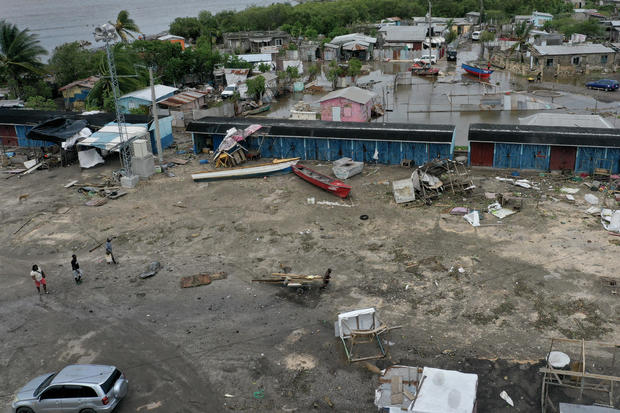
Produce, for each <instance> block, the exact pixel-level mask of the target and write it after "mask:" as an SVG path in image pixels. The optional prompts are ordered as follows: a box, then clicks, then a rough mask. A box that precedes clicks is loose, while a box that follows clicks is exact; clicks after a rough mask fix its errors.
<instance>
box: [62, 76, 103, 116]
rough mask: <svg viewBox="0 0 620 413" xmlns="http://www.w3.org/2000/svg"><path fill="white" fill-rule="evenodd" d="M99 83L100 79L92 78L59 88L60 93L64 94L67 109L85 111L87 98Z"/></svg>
mask: <svg viewBox="0 0 620 413" xmlns="http://www.w3.org/2000/svg"><path fill="white" fill-rule="evenodd" d="M98 81H99V77H97V76H90V77H87V78H86V79H80V80H76V81H75V82H71V83H69V84H68V85H64V86H63V87H61V88H59V89H58V91H59V92H60V93H62V97H63V100H64V102H65V109H67V110H76V111H78V110H84V109H85V108H86V98H87V97H88V94H89V93H90V91H91V90H92V89H93V87H94V86H95V84H96V83H97V82H98Z"/></svg>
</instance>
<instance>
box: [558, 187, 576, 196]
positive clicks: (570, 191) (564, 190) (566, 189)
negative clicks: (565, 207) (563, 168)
mask: <svg viewBox="0 0 620 413" xmlns="http://www.w3.org/2000/svg"><path fill="white" fill-rule="evenodd" d="M560 192H562V193H563V194H571V195H575V194H576V193H577V192H579V188H569V187H566V186H563V187H562V188H560Z"/></svg>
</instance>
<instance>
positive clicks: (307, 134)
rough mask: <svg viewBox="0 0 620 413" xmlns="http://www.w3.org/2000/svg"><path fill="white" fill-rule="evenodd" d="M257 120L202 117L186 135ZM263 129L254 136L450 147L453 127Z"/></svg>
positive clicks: (305, 124)
mask: <svg viewBox="0 0 620 413" xmlns="http://www.w3.org/2000/svg"><path fill="white" fill-rule="evenodd" d="M255 122H256V119H246V118H218V117H205V118H202V119H200V120H197V121H193V122H190V124H189V125H188V126H187V131H188V132H195V133H204V134H207V135H214V134H215V135H225V134H226V131H227V130H228V129H230V128H231V127H236V128H237V129H243V128H246V127H247V126H249V125H251V124H252V123H255ZM261 125H262V126H263V128H262V129H261V130H260V131H259V132H258V133H257V135H259V136H260V135H265V136H282V137H299V138H324V139H327V138H330V139H355V140H384V141H404V142H435V143H444V144H450V143H451V142H452V135H453V133H454V126H452V125H418V124H411V123H389V124H384V123H364V122H329V121H321V120H295V119H272V118H265V119H261Z"/></svg>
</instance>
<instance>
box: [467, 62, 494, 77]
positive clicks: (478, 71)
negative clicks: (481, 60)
mask: <svg viewBox="0 0 620 413" xmlns="http://www.w3.org/2000/svg"><path fill="white" fill-rule="evenodd" d="M461 67H462V68H463V70H465V71H466V72H467V73H469V74H470V75H473V76H476V77H479V78H485V79H486V78H488V77H489V76H491V73H493V70H491V69H489V68H487V69H483V68H481V67H479V66H474V65H471V64H467V63H463V64H461Z"/></svg>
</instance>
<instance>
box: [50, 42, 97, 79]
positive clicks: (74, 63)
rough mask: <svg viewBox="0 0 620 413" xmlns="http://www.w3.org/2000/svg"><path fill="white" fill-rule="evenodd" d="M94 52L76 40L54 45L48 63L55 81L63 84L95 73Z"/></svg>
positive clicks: (95, 61)
mask: <svg viewBox="0 0 620 413" xmlns="http://www.w3.org/2000/svg"><path fill="white" fill-rule="evenodd" d="M97 61H98V59H97V57H96V56H95V53H93V52H91V51H90V50H88V49H85V48H84V47H82V46H81V45H80V44H79V43H78V42H72V43H65V44H62V45H60V46H58V47H56V48H55V49H54V51H53V53H52V57H51V58H50V61H49V64H48V70H49V72H50V73H51V74H53V75H54V78H55V79H56V83H57V84H58V85H60V86H64V85H66V84H68V83H71V82H74V81H76V80H79V79H84V78H85V77H88V76H90V75H91V74H93V73H96V68H97Z"/></svg>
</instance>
